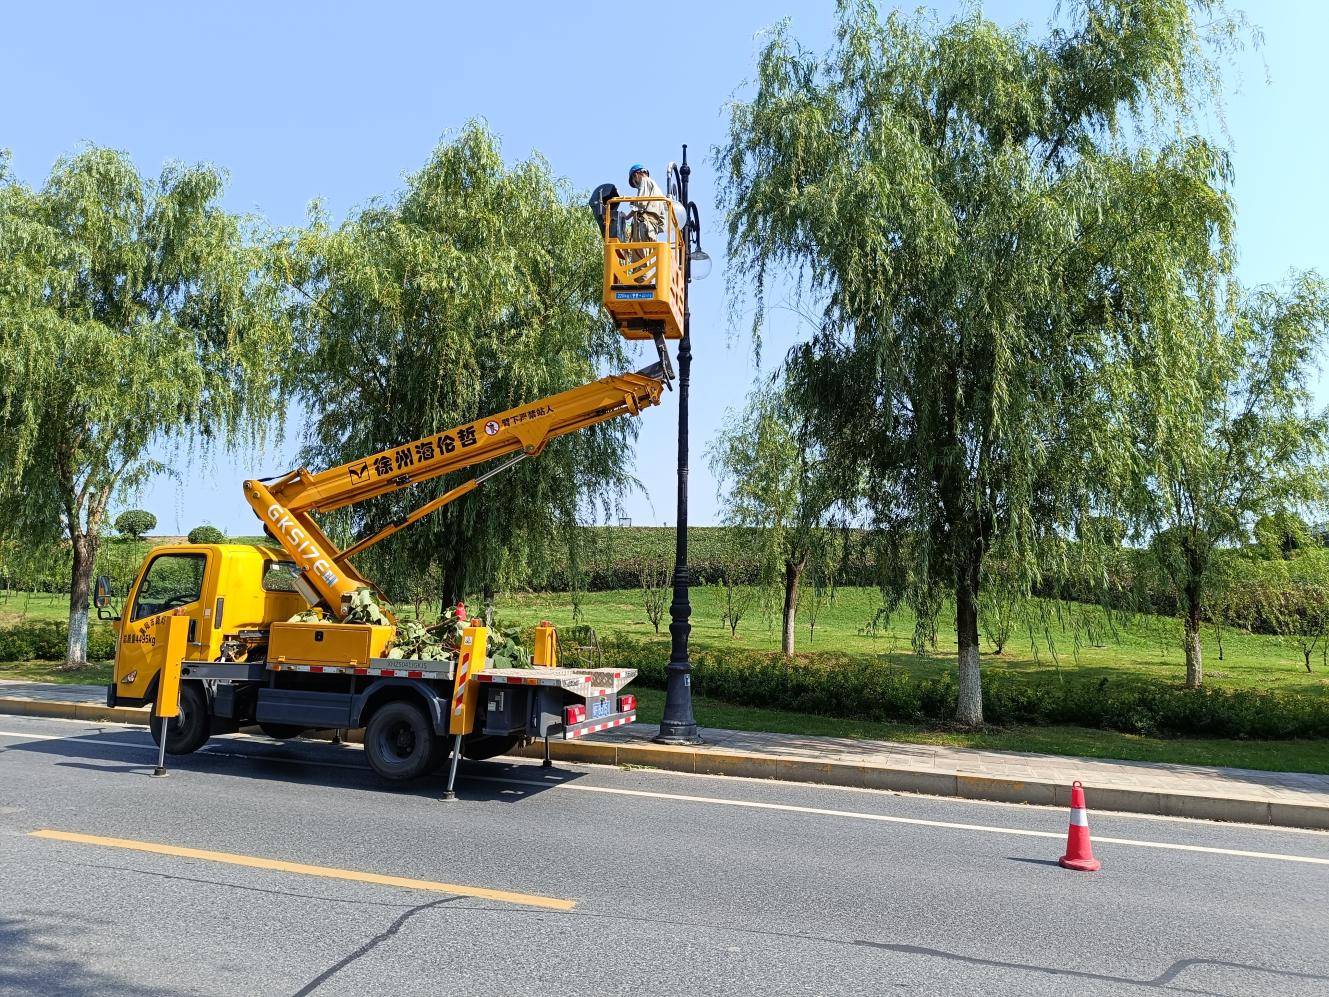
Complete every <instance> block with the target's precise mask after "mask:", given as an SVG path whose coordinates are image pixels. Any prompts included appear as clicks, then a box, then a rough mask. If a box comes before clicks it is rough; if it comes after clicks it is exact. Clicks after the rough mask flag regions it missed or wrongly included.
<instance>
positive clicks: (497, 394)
mask: <svg viewBox="0 0 1329 997" xmlns="http://www.w3.org/2000/svg"><path fill="white" fill-rule="evenodd" d="M602 252H603V250H602V244H601V241H600V236H599V234H598V232H597V230H596V228H595V224H594V221H593V219H592V217H591V214H590V212H589V210H587V209H586V208H585V207H584V201H582V200H581V199H580V198H579V197H577V196H575V195H574V192H573V191H572V190H570V189H569V188H568V187H567V186H566V185H565V184H563V183H561V182H559V181H557V180H556V179H555V178H554V177H553V176H552V175H551V172H550V169H549V166H548V164H547V163H546V162H544V161H543V160H542V159H539V158H534V159H531V160H528V161H525V162H521V163H517V164H515V165H513V166H512V167H510V168H509V167H507V166H505V164H504V162H503V158H502V155H501V152H500V149H499V145H498V142H497V140H496V139H495V137H494V136H493V135H492V134H491V133H490V132H489V131H488V130H487V129H486V128H485V127H483V126H482V125H479V124H471V125H468V126H467V127H466V128H464V129H463V130H462V131H461V132H460V133H459V134H458V135H457V136H456V137H455V138H454V139H453V140H451V141H447V142H444V143H442V144H440V145H439V146H438V148H437V149H436V150H435V151H434V154H433V155H432V156H431V157H430V159H429V161H428V163H426V164H425V165H424V167H423V168H422V169H420V170H419V171H418V172H417V173H415V174H413V175H412V176H410V177H409V178H408V179H407V182H406V186H405V189H404V190H403V191H401V192H400V193H398V194H397V195H395V196H392V197H389V198H386V199H382V200H378V201H375V202H374V203H371V204H370V205H368V206H367V207H366V208H365V209H364V210H362V211H360V212H358V213H357V214H356V215H355V216H354V217H352V218H350V219H349V220H347V221H346V222H345V223H344V224H342V225H340V226H338V227H335V228H333V227H330V226H329V225H328V224H327V222H326V221H325V220H323V219H322V218H320V217H317V216H316V217H315V218H314V219H313V220H312V222H311V224H310V226H309V227H308V228H306V229H305V230H303V231H302V232H299V233H293V234H292V236H291V239H290V240H289V242H288V244H287V245H286V247H285V254H286V255H285V265H286V267H287V268H288V273H289V276H290V278H291V280H292V281H293V282H294V284H295V286H296V288H297V291H298V293H297V294H296V295H295V297H296V300H297V302H298V304H297V316H296V318H297V324H298V326H299V332H300V342H301V343H302V344H303V345H304V348H305V350H306V351H307V352H306V355H305V356H304V358H303V362H302V364H301V367H302V369H303V371H304V375H305V380H304V383H303V395H304V399H305V403H306V405H307V407H308V410H309V413H310V416H311V421H310V429H309V438H308V441H307V446H306V447H305V450H304V454H303V459H304V460H305V461H306V462H308V463H309V464H310V465H311V466H325V465H328V464H335V463H340V462H342V461H346V460H350V459H352V458H354V457H358V456H362V455H364V454H369V453H373V452H375V451H377V450H380V449H383V448H385V447H388V446H391V445H393V444H396V443H400V442H404V441H409V440H412V439H416V438H418V437H420V436H424V435H426V434H428V433H430V432H435V431H439V430H442V429H444V428H447V427H450V426H454V425H458V424H460V423H463V422H468V421H470V420H473V419H476V418H478V417H480V416H481V415H484V414H487V413H490V412H496V411H501V410H503V409H506V408H509V407H512V406H515V405H518V404H520V403H522V402H527V401H534V400H536V399H538V398H541V397H543V396H546V395H549V394H552V393H555V392H558V391H562V390H565V389H567V388H572V387H575V386H576V385H578V384H582V383H584V382H586V381H590V380H594V379H595V378H596V377H598V376H600V374H601V373H603V372H605V371H604V368H612V369H614V370H621V369H624V368H625V367H626V366H627V360H626V357H625V355H624V352H623V350H622V348H621V346H620V342H621V341H620V339H619V337H618V336H617V334H616V332H615V330H614V328H613V326H612V325H611V324H610V323H609V321H608V319H607V318H606V317H605V316H604V315H603V314H602V312H601V311H600V308H599V298H600V286H601V285H600V280H601V258H602ZM633 436H634V428H633V427H632V425H631V424H630V422H629V421H626V420H619V421H617V422H615V423H609V424H604V425H602V426H599V427H595V428H592V429H590V430H583V431H582V432H579V433H575V434H572V435H570V436H568V437H565V438H563V439H561V440H556V441H554V442H553V443H551V444H550V446H549V448H548V449H547V450H546V451H545V452H544V453H543V454H542V455H541V456H540V457H538V458H536V459H534V460H528V461H525V462H523V463H521V464H518V465H517V466H516V467H514V468H513V469H512V470H509V471H507V472H505V473H504V474H503V475H501V476H500V477H498V478H495V479H494V480H492V481H490V482H489V483H487V484H485V485H484V486H483V487H482V488H481V489H480V490H479V491H478V492H475V493H473V494H471V495H470V496H468V497H466V498H464V499H462V500H460V501H458V502H455V503H453V504H452V505H449V506H447V507H445V508H444V509H443V510H442V511H440V512H438V513H435V514H434V515H432V516H430V517H428V518H427V519H425V520H422V521H421V522H420V523H418V524H416V525H415V526H413V527H412V528H411V529H409V530H406V531H403V532H402V533H399V534H397V535H396V536H395V537H393V538H391V539H390V540H387V541H385V542H383V543H382V544H380V545H378V546H377V547H375V548H372V549H370V550H369V551H367V552H366V553H365V554H364V555H362V556H361V557H360V558H358V559H357V560H358V562H359V563H360V564H361V566H362V567H363V568H365V569H367V570H368V571H369V572H370V573H371V574H372V575H373V576H374V577H375V578H376V579H377V580H378V581H379V582H380V583H381V584H383V585H384V587H385V588H386V589H387V590H388V592H389V594H391V595H394V596H395V597H402V595H403V594H404V593H406V592H408V591H410V590H411V589H412V588H414V587H415V586H416V583H417V582H418V579H419V577H420V576H421V575H422V573H424V572H426V571H429V570H430V569H431V568H433V569H434V573H435V574H436V575H437V577H438V578H439V579H440V581H439V584H440V586H441V590H442V591H441V592H440V593H439V594H440V596H441V598H442V599H443V600H444V601H445V602H447V601H452V600H455V599H457V598H460V597H463V596H465V595H466V594H468V593H476V592H481V591H492V589H493V588H494V587H496V586H501V585H504V584H513V583H521V582H524V581H525V580H526V579H527V578H528V577H529V576H530V575H531V574H532V573H539V572H540V571H543V570H546V569H548V568H550V567H552V566H554V564H555V562H556V561H558V560H559V558H560V553H559V552H560V550H563V549H571V550H572V552H573V556H574V557H575V555H576V552H577V549H578V547H577V543H578V536H579V533H578V531H577V530H576V529H575V528H574V527H575V525H576V523H577V521H578V517H579V516H582V515H584V514H585V513H586V512H587V511H588V507H591V506H594V505H595V504H596V503H597V502H611V501H612V500H613V499H614V498H615V497H616V496H617V494H618V492H619V489H620V488H622V487H623V486H624V484H625V483H627V482H629V481H630V480H631V478H630V472H629V469H628V459H629V453H630V443H631V440H632V438H633ZM474 473H475V471H474V470H472V471H467V472H462V473H461V474H459V475H457V476H449V477H447V478H444V479H440V480H438V481H435V482H428V483H424V484H421V485H420V486H418V487H416V488H413V489H409V490H407V491H405V492H403V493H399V494H396V495H391V496H384V497H382V498H380V499H376V500H374V501H373V502H370V503H366V504H365V505H363V506H357V507H355V508H353V509H349V510H346V511H345V512H344V513H342V514H340V515H338V516H335V517H332V519H330V521H329V523H328V525H329V527H331V528H333V529H334V530H340V531H341V532H342V533H343V534H345V535H347V536H350V535H353V534H360V533H362V532H364V531H372V530H375V529H377V528H379V527H381V526H383V525H384V524H386V523H388V522H390V521H392V520H394V519H396V518H398V517H399V516H400V515H401V514H402V513H404V512H406V511H408V510H409V509H411V508H414V507H415V506H416V505H419V504H422V503H424V502H425V501H426V500H428V499H430V498H432V497H434V496H435V495H438V494H441V493H442V492H443V491H444V490H446V489H448V488H451V487H452V486H454V485H456V484H458V483H460V481H462V480H464V479H465V478H466V477H469V476H471V475H472V474H474ZM560 566H562V567H566V565H565V564H564V565H560Z"/></svg>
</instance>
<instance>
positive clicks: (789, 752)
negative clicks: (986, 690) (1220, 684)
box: [0, 680, 1329, 830]
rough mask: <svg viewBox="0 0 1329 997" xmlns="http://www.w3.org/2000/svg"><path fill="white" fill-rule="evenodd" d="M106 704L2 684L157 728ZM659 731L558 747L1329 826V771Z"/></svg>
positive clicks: (939, 790)
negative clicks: (666, 737) (1075, 794)
mask: <svg viewBox="0 0 1329 997" xmlns="http://www.w3.org/2000/svg"><path fill="white" fill-rule="evenodd" d="M105 702H106V691H105V689H104V688H103V687H101V686H89V685H55V684H50V683H44V682H14V681H9V680H0V713H28V714H36V715H44V716H67V717H76V718H78V719H87V720H119V721H121V722H127V723H146V711H144V710H127V709H117V710H108V709H107V708H106V706H105ZM655 731H656V728H654V727H653V726H651V725H648V724H632V725H630V726H627V727H622V728H619V729H617V730H613V731H606V732H605V733H603V734H598V735H595V736H593V737H587V738H581V739H578V740H575V741H555V742H552V744H551V749H552V754H553V756H554V757H555V758H557V759H560V760H563V761H582V762H591V763H598V764H607V765H641V766H653V767H656V768H662V769H669V770H671V771H676V772H695V773H700V774H709V775H731V776H748V777H755V778H764V779H784V780H790V781H797V782H820V783H826V784H831V785H837V786H853V787H862V788H869V789H886V790H895V791H899V792H913V793H928V794H932V795H936V796H957V797H964V798H969V799H984V800H1001V801H1005V802H1012V803H1041V804H1053V805H1069V799H1070V785H1071V783H1072V782H1073V781H1074V780H1076V779H1078V780H1080V781H1081V782H1083V783H1084V785H1085V788H1086V790H1087V793H1088V797H1089V806H1090V808H1091V809H1098V810H1121V811H1128V812H1132V813H1151V814H1164V815H1171V816H1178V817H1198V818H1206V819H1211V820H1233V821H1243V822H1246V823H1253V824H1277V825H1282V826H1288V827H1311V828H1321V829H1326V830H1329V776H1327V775H1308V774H1302V773H1296V772H1258V771H1253V770H1250V769H1234V768H1220V767H1217V766H1215V767H1207V766H1198V765H1169V764H1162V763H1157V762H1127V761H1109V760H1105V759H1093V758H1070V757H1064V756H1061V755H1037V754H1026V753H1023V752H1012V751H982V750H978V749H975V748H951V747H945V746H935V745H920V744H900V743H897V742H893V741H860V740H855V739H852V738H836V737H811V736H799V735H792V734H763V733H756V732H750V731H734V730H715V729H711V728H706V729H704V730H703V732H702V734H703V737H704V738H705V743H704V744H701V745H697V746H695V747H667V746H664V745H658V744H654V743H652V742H651V740H650V738H651V737H652V736H653V735H654V734H655ZM540 750H541V746H540V745H539V744H531V745H528V746H527V747H526V748H525V749H523V750H522V752H521V753H522V754H525V755H534V756H538V755H539V754H540Z"/></svg>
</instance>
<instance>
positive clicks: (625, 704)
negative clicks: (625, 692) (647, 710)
mask: <svg viewBox="0 0 1329 997" xmlns="http://www.w3.org/2000/svg"><path fill="white" fill-rule="evenodd" d="M636 708H637V697H636V696H619V697H618V712H619V713H631V712H632V711H633V710H635V709H636Z"/></svg>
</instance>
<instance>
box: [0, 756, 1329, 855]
mask: <svg viewBox="0 0 1329 997" xmlns="http://www.w3.org/2000/svg"><path fill="white" fill-rule="evenodd" d="M0 737H23V738H30V739H34V740H40V741H62V740H69V739H71V735H60V734H27V733H19V732H16V731H0ZM77 740H78V741H79V743H81V744H108V745H114V746H115V747H117V748H134V749H137V750H142V751H147V750H152V751H156V750H157V749H156V747H155V746H154V745H152V744H132V743H130V742H128V741H112V740H108V739H106V738H92V737H81V738H77ZM199 754H201V755H214V756H216V757H219V758H245V759H251V760H253V761H261V762H286V763H289V764H295V765H312V766H317V767H319V768H340V769H353V770H355V771H359V772H363V771H366V768H365V766H362V765H347V764H344V763H341V762H323V761H313V760H309V759H304V758H279V757H276V756H270V755H258V754H252V753H247V752H229V751H217V750H216V749H213V748H205V749H203V750H202V751H200V752H199ZM463 778H464V779H466V780H468V781H471V782H496V783H503V784H505V785H512V786H532V787H535V788H539V789H569V790H576V791H578V792H582V793H604V794H607V795H611V796H630V797H638V798H642V799H652V800H670V801H672V802H676V803H699V804H708V805H711V806H723V807H741V808H747V809H750V810H770V811H776V812H780V813H797V814H808V815H809V816H815V817H839V818H842V819H847V820H863V821H875V822H878V823H882V824H908V825H914V826H917V827H939V828H945V829H948V830H953V831H973V832H977V833H979V834H1005V835H1014V836H1017V837H1025V838H1063V837H1065V832H1063V831H1034V830H1030V829H1028V828H1020V827H999V826H997V825H993V824H966V823H960V822H958V821H946V820H927V819H926V818H923V817H899V816H895V815H893V814H873V813H862V812H860V811H856V810H832V809H828V808H824V807H804V806H798V805H796V804H792V803H764V802H761V801H757V800H725V799H720V798H718V797H714V796H692V795H689V794H686V793H659V792H654V791H652V790H645V789H618V788H615V787H611V786H587V785H583V784H581V783H578V782H573V781H571V780H566V779H564V780H555V779H549V780H541V779H507V778H503V777H501V776H482V775H465V776H463ZM1094 841H1095V842H1097V843H1098V844H1107V845H1127V846H1129V847H1133V848H1161V849H1165V850H1170V851H1178V852H1200V853H1203V854H1206V855H1230V856H1233V857H1236V858H1251V859H1265V860H1269V861H1275V862H1299V863H1303V864H1307V865H1325V866H1329V858H1317V857H1315V856H1312V855H1289V854H1286V853H1283V852H1256V851H1247V850H1245V849H1241V848H1217V847H1213V846H1209V845H1183V844H1178V843H1175V842H1170V841H1143V840H1140V839H1138V838H1113V837H1106V836H1100V835H1095V836H1094Z"/></svg>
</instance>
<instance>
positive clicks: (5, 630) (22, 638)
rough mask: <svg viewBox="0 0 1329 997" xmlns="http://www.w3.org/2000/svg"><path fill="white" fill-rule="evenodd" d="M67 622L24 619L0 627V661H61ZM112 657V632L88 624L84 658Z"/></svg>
mask: <svg viewBox="0 0 1329 997" xmlns="http://www.w3.org/2000/svg"><path fill="white" fill-rule="evenodd" d="M68 646H69V624H67V623H64V622H62V621H60V620H25V621H23V622H22V623H16V624H14V625H13V626H11V627H0V661H64V660H65V651H66V650H68ZM113 657H115V632H114V631H112V630H111V628H110V627H109V626H108V625H106V624H104V623H94V624H89V626H88V658H89V659H91V660H93V661H109V660H110V659H111V658H113Z"/></svg>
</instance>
